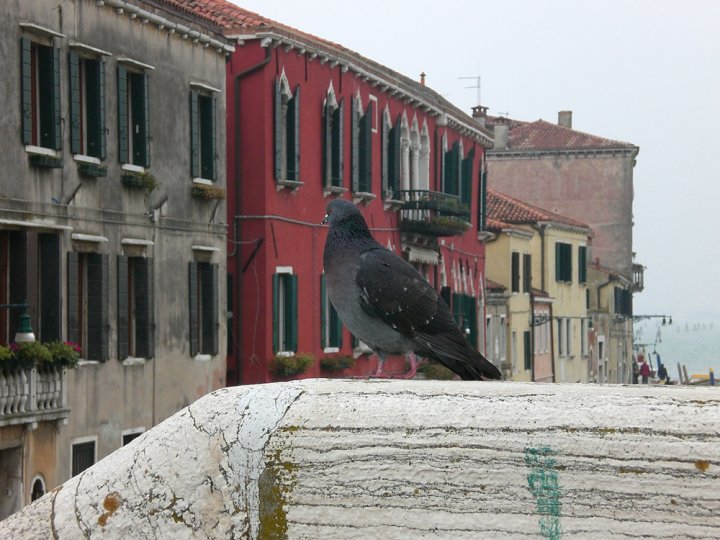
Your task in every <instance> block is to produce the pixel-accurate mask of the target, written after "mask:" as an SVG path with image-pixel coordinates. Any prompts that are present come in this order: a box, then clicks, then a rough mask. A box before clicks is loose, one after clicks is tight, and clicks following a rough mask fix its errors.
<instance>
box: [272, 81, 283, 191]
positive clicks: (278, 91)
mask: <svg viewBox="0 0 720 540" xmlns="http://www.w3.org/2000/svg"><path fill="white" fill-rule="evenodd" d="M274 97H275V111H274V112H275V133H274V135H275V137H274V139H275V179H276V180H284V178H283V177H282V160H283V155H284V152H283V130H284V126H283V111H282V108H283V105H282V87H281V85H280V79H277V80H276V81H275V96H274Z"/></svg>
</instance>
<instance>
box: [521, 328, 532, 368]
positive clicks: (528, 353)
mask: <svg viewBox="0 0 720 540" xmlns="http://www.w3.org/2000/svg"><path fill="white" fill-rule="evenodd" d="M531 344H532V341H531V339H530V330H525V331H524V332H523V348H524V351H523V354H524V357H525V369H526V370H530V369H532V348H531Z"/></svg>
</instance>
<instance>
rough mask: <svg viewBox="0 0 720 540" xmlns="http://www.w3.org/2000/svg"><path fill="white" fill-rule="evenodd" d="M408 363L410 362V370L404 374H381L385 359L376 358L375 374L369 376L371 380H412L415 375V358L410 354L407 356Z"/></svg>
mask: <svg viewBox="0 0 720 540" xmlns="http://www.w3.org/2000/svg"><path fill="white" fill-rule="evenodd" d="M407 358H408V361H409V362H410V369H408V371H407V372H406V373H401V374H389V373H388V374H385V373H383V364H384V363H385V359H384V358H383V359H380V358H378V367H377V370H375V373H373V374H372V375H370V378H371V379H414V378H415V375H417V359H416V358H415V354H414V353H412V352H410V353H408V354H407Z"/></svg>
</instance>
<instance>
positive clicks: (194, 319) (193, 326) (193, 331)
mask: <svg viewBox="0 0 720 540" xmlns="http://www.w3.org/2000/svg"><path fill="white" fill-rule="evenodd" d="M188 294H189V301H188V307H189V309H190V312H189V319H190V356H195V355H196V354H197V353H198V352H199V348H200V329H199V327H198V323H199V321H200V319H199V314H198V308H199V306H198V263H196V262H195V261H190V263H188Z"/></svg>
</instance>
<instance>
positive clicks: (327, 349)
mask: <svg viewBox="0 0 720 540" xmlns="http://www.w3.org/2000/svg"><path fill="white" fill-rule="evenodd" d="M323 352H324V353H325V354H333V353H339V352H340V347H325V348H324V349H323Z"/></svg>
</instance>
